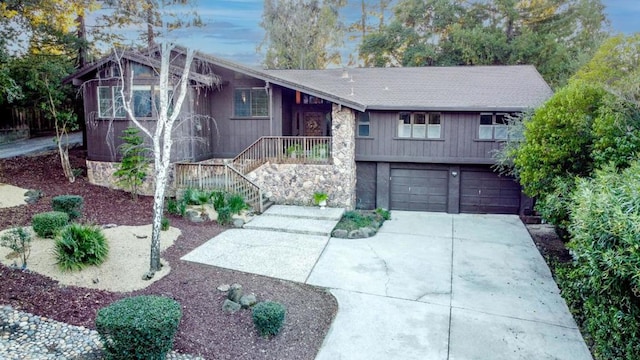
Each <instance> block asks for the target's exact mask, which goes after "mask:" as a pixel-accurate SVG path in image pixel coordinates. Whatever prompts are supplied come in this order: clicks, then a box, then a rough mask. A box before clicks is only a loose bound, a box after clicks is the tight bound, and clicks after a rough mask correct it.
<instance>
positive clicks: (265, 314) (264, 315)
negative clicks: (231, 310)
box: [252, 301, 286, 337]
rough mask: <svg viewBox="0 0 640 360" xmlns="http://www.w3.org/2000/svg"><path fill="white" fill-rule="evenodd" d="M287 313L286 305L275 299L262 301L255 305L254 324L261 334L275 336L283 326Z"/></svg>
mask: <svg viewBox="0 0 640 360" xmlns="http://www.w3.org/2000/svg"><path fill="white" fill-rule="evenodd" d="M285 314H286V309H285V307H284V305H282V304H280V303H278V302H274V301H265V302H261V303H258V304H257V305H256V306H254V307H253V314H252V315H253V316H252V317H253V324H254V325H255V326H256V329H257V330H258V333H259V334H260V336H266V337H268V336H275V335H277V334H278V333H279V332H280V329H281V328H282V324H283V323H284V318H285Z"/></svg>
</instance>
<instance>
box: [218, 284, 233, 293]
mask: <svg viewBox="0 0 640 360" xmlns="http://www.w3.org/2000/svg"><path fill="white" fill-rule="evenodd" d="M229 289H231V286H229V284H222V285H220V286H218V290H219V291H222V292H227V291H229Z"/></svg>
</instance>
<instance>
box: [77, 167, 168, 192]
mask: <svg viewBox="0 0 640 360" xmlns="http://www.w3.org/2000/svg"><path fill="white" fill-rule="evenodd" d="M86 162H87V178H88V179H89V182H90V183H92V184H94V185H99V186H104V187H108V188H110V189H116V190H125V191H128V189H124V188H122V187H121V186H119V185H118V184H117V178H116V177H115V176H114V175H113V173H115V172H116V171H117V170H118V168H119V167H120V163H119V162H105V161H91V160H87V161H86ZM153 169H154V166H153V164H149V169H148V170H147V178H146V179H145V181H144V183H143V184H142V186H140V188H138V194H139V195H146V196H153V192H154V187H155V181H154V177H153ZM166 191H167V192H166V196H174V195H175V186H174V166H173V165H171V166H170V167H169V181H168V182H167V190H166Z"/></svg>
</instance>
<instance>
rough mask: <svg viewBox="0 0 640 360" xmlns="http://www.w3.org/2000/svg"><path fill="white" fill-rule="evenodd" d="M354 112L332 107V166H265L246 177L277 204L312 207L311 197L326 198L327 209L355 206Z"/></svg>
mask: <svg viewBox="0 0 640 360" xmlns="http://www.w3.org/2000/svg"><path fill="white" fill-rule="evenodd" d="M355 129H356V122H355V112H354V110H352V109H350V108H347V107H341V106H339V105H336V104H334V105H333V109H332V123H331V132H332V137H333V139H332V140H333V141H332V144H333V147H332V158H333V164H331V165H300V164H271V163H268V164H265V165H263V166H262V167H260V168H258V169H256V170H255V171H253V172H251V173H250V174H248V175H247V176H248V177H249V179H251V180H252V181H254V182H256V183H257V184H258V185H259V186H260V187H261V188H262V189H263V191H264V192H265V193H267V194H269V197H270V198H271V199H272V200H273V201H274V202H276V203H277V204H295V205H311V203H312V197H313V193H314V192H316V191H323V192H326V193H327V194H328V195H329V201H328V205H329V206H334V207H345V208H347V209H353V208H354V207H355V203H356V162H355Z"/></svg>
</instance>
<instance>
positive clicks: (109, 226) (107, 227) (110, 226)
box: [102, 224, 118, 229]
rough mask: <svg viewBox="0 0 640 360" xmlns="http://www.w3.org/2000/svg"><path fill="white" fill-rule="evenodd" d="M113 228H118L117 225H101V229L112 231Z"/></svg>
mask: <svg viewBox="0 0 640 360" xmlns="http://www.w3.org/2000/svg"><path fill="white" fill-rule="evenodd" d="M115 227H118V225H117V224H104V225H102V228H103V229H112V228H115Z"/></svg>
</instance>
